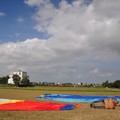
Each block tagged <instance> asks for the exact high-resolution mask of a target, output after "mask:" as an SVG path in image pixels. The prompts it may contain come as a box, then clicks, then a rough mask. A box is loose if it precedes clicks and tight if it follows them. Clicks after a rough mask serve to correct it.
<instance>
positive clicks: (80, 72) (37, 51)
mask: <svg viewBox="0 0 120 120" xmlns="http://www.w3.org/2000/svg"><path fill="white" fill-rule="evenodd" d="M82 2H83V0H76V1H73V2H72V3H71V4H69V3H68V2H66V1H65V0H62V1H61V2H60V4H59V6H58V7H56V6H54V5H53V4H52V3H50V1H49V0H25V3H26V4H27V5H29V6H31V7H32V6H34V7H36V8H37V9H36V10H37V11H36V12H35V13H34V15H33V18H34V20H35V21H36V22H37V24H36V26H35V29H36V30H37V31H40V32H47V33H48V34H49V35H50V38H49V39H47V40H40V39H38V38H34V39H27V40H25V41H23V42H18V43H12V42H11V43H4V44H1V45H0V56H2V57H1V59H0V63H1V64H5V65H7V66H8V67H6V69H7V68H8V71H10V70H14V69H15V68H19V67H21V68H23V69H25V70H27V71H30V73H31V76H33V77H34V78H36V79H38V78H39V77H40V76H41V79H44V80H45V79H48V80H51V79H52V80H56V81H57V80H58V82H59V80H63V81H64V80H69V81H72V80H75V81H77V82H81V80H83V81H84V80H87V79H89V80H92V77H93V75H94V74H95V75H98V76H99V77H100V76H103V77H105V79H106V77H109V78H111V79H112V77H113V74H112V69H111V71H109V69H107V68H106V71H105V73H106V74H104V70H102V69H100V68H97V67H96V66H97V65H96V66H95V65H94V63H93V61H96V62H97V63H98V64H99V61H103V62H104V61H111V63H112V61H116V60H120V52H119V51H120V47H119V46H120V40H119V38H120V37H119V31H120V17H119V12H118V11H119V8H120V4H119V0H116V1H114V2H113V0H94V1H93V3H92V4H90V5H88V6H86V5H83V4H82ZM108 2H109V4H108ZM112 4H113V6H112ZM8 60H9V61H8ZM90 62H92V63H93V64H92V65H93V66H94V68H95V69H94V70H93V67H92V66H91V65H90V64H89V63H90ZM82 64H84V66H83V65H82ZM75 66H77V67H75ZM1 68H3V67H1ZM70 68H72V70H73V71H71V69H70ZM62 71H64V72H62ZM90 71H92V72H90ZM116 71H117V70H116ZM117 75H118V74H117ZM77 76H79V77H77ZM91 76H92V77H91ZM118 76H119V75H118ZM98 79H99V80H100V79H101V78H98ZM79 80H80V81H79ZM83 81H82V82H83Z"/></svg>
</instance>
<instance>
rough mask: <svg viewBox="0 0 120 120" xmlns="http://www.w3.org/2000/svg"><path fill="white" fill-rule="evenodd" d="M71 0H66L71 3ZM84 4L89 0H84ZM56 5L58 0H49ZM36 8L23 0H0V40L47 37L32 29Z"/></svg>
mask: <svg viewBox="0 0 120 120" xmlns="http://www.w3.org/2000/svg"><path fill="white" fill-rule="evenodd" d="M72 1H73V0H68V1H67V2H68V3H70V4H71V3H72ZM85 1H86V2H85V3H86V4H87V3H88V2H89V1H91V0H85ZM51 3H53V4H54V6H55V7H58V5H59V3H60V0H51ZM35 10H36V8H35V7H33V8H32V7H29V6H27V5H26V4H25V3H24V0H11V1H9V0H1V1H0V11H1V12H3V13H4V14H5V15H3V16H1V17H0V28H1V30H0V41H1V42H5V41H21V40H25V39H27V38H28V37H29V38H34V37H38V38H43V39H44V38H48V36H47V34H46V33H44V32H38V31H37V30H35V29H34V26H35V21H34V20H33V18H32V15H33V14H34V12H35Z"/></svg>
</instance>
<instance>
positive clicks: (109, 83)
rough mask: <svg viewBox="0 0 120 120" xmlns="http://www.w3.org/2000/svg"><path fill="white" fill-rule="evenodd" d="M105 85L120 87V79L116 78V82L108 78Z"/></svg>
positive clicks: (103, 84)
mask: <svg viewBox="0 0 120 120" xmlns="http://www.w3.org/2000/svg"><path fill="white" fill-rule="evenodd" d="M102 86H103V87H109V88H120V80H115V81H114V82H109V81H108V80H106V81H105V82H103V83H102Z"/></svg>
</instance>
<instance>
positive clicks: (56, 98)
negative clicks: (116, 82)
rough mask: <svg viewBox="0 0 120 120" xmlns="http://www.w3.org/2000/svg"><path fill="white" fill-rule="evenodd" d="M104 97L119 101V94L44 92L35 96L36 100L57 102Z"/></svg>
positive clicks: (85, 100)
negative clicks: (88, 94) (94, 94)
mask: <svg viewBox="0 0 120 120" xmlns="http://www.w3.org/2000/svg"><path fill="white" fill-rule="evenodd" d="M106 98H112V99H115V100H117V101H119V102H120V96H87V95H70V94H44V95H41V96H38V97H36V99H38V100H52V101H59V102H94V101H101V100H104V99H106Z"/></svg>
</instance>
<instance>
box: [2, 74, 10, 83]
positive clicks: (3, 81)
mask: <svg viewBox="0 0 120 120" xmlns="http://www.w3.org/2000/svg"><path fill="white" fill-rule="evenodd" d="M8 79H9V76H8V75H7V76H4V77H0V84H7V83H8Z"/></svg>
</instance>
